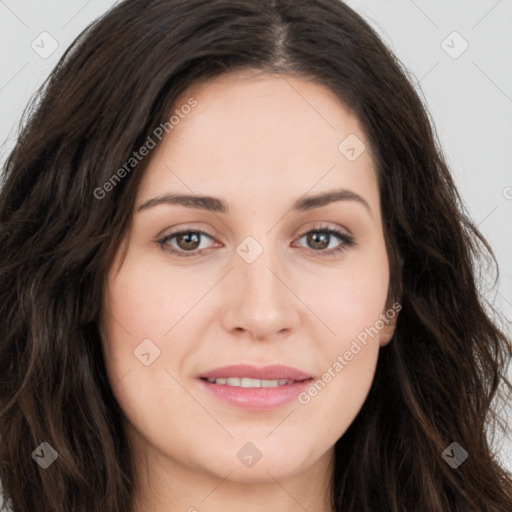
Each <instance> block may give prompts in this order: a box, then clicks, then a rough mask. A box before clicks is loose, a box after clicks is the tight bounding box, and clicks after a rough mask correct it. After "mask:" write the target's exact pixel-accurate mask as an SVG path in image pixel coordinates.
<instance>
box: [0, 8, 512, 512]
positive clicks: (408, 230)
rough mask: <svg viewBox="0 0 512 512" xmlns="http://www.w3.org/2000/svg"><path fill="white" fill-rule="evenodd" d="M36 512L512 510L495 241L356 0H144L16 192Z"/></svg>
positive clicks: (122, 20) (10, 463)
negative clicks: (494, 439) (487, 269)
mask: <svg viewBox="0 0 512 512" xmlns="http://www.w3.org/2000/svg"><path fill="white" fill-rule="evenodd" d="M0 244H1V246H2V253H1V259H0V289H1V292H0V293H1V296H0V299H1V300H0V312H1V313H0V319H1V320H0V321H1V328H2V333H3V336H2V342H1V344H0V372H1V375H2V376H3V378H2V383H1V387H0V389H1V394H0V397H1V409H0V432H1V435H2V444H1V446H0V460H1V464H0V467H1V469H0V481H1V482H2V485H3V488H4V496H5V498H6V499H8V500H9V503H10V506H11V507H12V510H13V511H15V512H28V511H31V512H34V511H36V512H38V511H43V510H44V511H48V510H55V511H69V510H73V511H85V510H98V511H105V512H107V511H108V512H113V511H134V512H143V511H144V512H145V511H161V512H164V511H165V512H167V511H173V512H174V511H178V510H189V511H193V510H199V511H201V510H209V511H217V510H223V511H229V510H240V508H241V507H243V508H244V510H254V511H257V510H258V511H259V510H263V509H264V510H267V511H269V512H273V511H277V510H279V511H288V510H290V511H291V510H298V509H301V510H311V511H313V510H319V511H320V510H321V511H341V510H343V511H368V512H369V511H376V510H379V511H393V512H398V511H465V512H467V511H483V510H485V511H496V512H498V511H500V512H502V511H504V510H510V509H512V479H511V475H510V474H508V473H507V472H506V471H505V470H504V469H503V468H501V467H500V466H499V464H498V463H497V461H496V459H495V454H494V453H493V452H492V450H491V448H490V446H489V444H488V441H487V438H486V426H487V424H488V422H489V420H491V419H493V420H496V419H497V416H496V413H495V412H494V409H493V408H492V407H491V406H492V405H494V403H492V402H493V400H494V398H495V397H498V396H501V395H500V394H499V391H500V388H499V386H500V383H503V384H506V385H508V386H510V384H509V383H508V381H506V379H505V378H504V376H503V373H504V370H505V367H506V362H507V360H508V359H509V358H510V357H511V354H512V348H511V344H510V342H509V340H507V339H506V337H505V335H504V334H503V332H502V331H501V330H500V329H499V327H498V326H497V325H496V324H495V323H494V321H493V319H492V318H491V316H490V313H489V312H488V311H486V309H485V307H484V305H483V303H484V302H483V299H482V298H481V297H480V295H479V294H478V290H477V287H476V278H475V273H474V266H473V264H474V263H475V262H477V261H478V258H479V257H480V256H481V255H482V254H483V251H484V249H485V250H487V251H488V253H489V254H490V255H491V256H493V254H492V251H491V249H490V247H489V246H488V244H487V243H486V241H485V240H484V238H483V237H482V235H481V234H480V232H479V231H478V230H477V229H476V227H475V225H474V224H473V223H472V221H471V220H470V219H469V218H468V216H467V215H466V214H465V213H464V210H463V207H462V205H461V201H460V197H459V195H458V193H457V190H456V188H455V186H454V183H453V181H452V178H451V176H450V174H449V171H448V169H447V166H446V164H445V162H444V160H443V157H442V154H441V152H440V150H439V149H438V147H437V145H436V141H435V138H434V135H433V131H432V128H431V126H430V124H429V120H428V116H427V113H426V111H425V109H424V107H423V105H422V103H421V101H420V100H419V98H418V95H417V93H416V92H415V91H414V89H413V87H412V86H411V84H410V83H409V82H408V80H407V78H406V75H405V73H404V71H403V70H402V69H401V67H400V65H399V64H398V62H397V61H396V60H395V58H394V57H393V55H392V54H391V53H390V52H389V50H388V49H387V48H386V47H385V46H384V45H383V43H382V42H381V41H380V40H379V38H378V37H377V36H376V34H375V33H374V31H373V30H372V29H371V28H370V27H369V26H368V24H367V23H366V22H364V21H363V20H362V19H361V18H360V17H359V16H358V15H357V14H356V13H354V12H353V11H352V10H351V9H350V8H348V7H347V6H346V5H345V4H343V3H342V2H339V1H337V0H314V1H311V0H308V1H305V0H304V1H302V0H300V1H297V0H294V1H291V0H287V1H285V0H282V1H258V2H254V1H246V0H237V1H229V2H228V1H215V2H211V1H205V0H192V1H191V0H189V1H186V2H185V1H179V0H152V1H149V2H148V1H144V2H142V1H141V0H125V1H124V2H121V3H120V4H118V5H117V6H116V7H115V8H113V9H112V10H111V11H109V12H108V13H107V14H106V15H105V16H104V17H102V18H101V19H100V20H98V21H97V22H95V23H93V24H92V25H91V26H90V27H89V28H88V29H87V30H86V31H85V32H84V34H83V35H82V36H81V37H80V38H79V39H78V40H77V41H76V42H75V43H74V44H73V45H72V46H71V48H70V49H69V50H68V51H67V52H66V54H65V55H64V57H63V58H62V60H61V61H60V63H59V65H58V66H57V68H56V69H55V70H54V72H53V73H52V75H51V77H50V79H49V81H48V82H47V83H46V84H45V86H44V88H43V94H42V95H41V99H40V102H39V104H38V105H36V106H35V107H34V109H33V112H32V115H31V117H30V118H29V119H28V121H27V122H26V126H25V129H24V131H23V132H22V134H21V135H20V138H19V140H18V142H17V145H16V147H15V148H14V150H13V152H12V154H11V155H10V157H9V159H8V161H7V163H6V165H5V181H4V183H3V187H2V191H1V196H0Z"/></svg>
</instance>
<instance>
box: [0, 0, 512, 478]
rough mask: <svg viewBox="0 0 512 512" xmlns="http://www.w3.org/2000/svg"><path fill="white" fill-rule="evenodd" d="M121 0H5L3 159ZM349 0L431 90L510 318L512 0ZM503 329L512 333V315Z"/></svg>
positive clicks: (494, 297) (504, 455)
mask: <svg viewBox="0 0 512 512" xmlns="http://www.w3.org/2000/svg"><path fill="white" fill-rule="evenodd" d="M115 3H116V2H114V1H111V0H88V1H87V0H80V1H78V0H75V1H69V0H68V1H58V0H44V1H41V0H21V1H20V0H0V109H1V110H0V111H1V114H2V115H1V117H0V144H2V146H1V147H0V164H1V163H3V161H4V159H5V158H6V155H7V154H8V152H9V150H10V149H11V148H12V144H13V141H14V139H15V137H16V133H17V127H18V122H19V119H20V117H21V114H22V112H23V110H24V108H25V106H26V104H27V102H28V100H29V99H30V97H31V96H32V94H33V93H34V92H35V90H36V89H37V87H38V86H39V85H40V84H41V83H42V82H43V80H44V79H45V78H46V77H47V76H48V74H49V72H50V71H51V69H52V68H53V67H54V65H55V64H56V63H57V61H58V59H59V57H60V56H61V55H62V53H63V52H64V50H65V49H66V48H67V46H68V45H69V44H70V43H71V42H72V41H73V39H74V38H75V37H76V36H77V35H78V34H79V33H80V32H81V30H82V29H84V28H85V27H86V25H88V24H89V23H90V22H91V21H92V20H94V19H95V18H96V17H98V16H100V15H101V14H102V13H104V12H105V11H106V10H107V9H108V8H109V7H111V6H112V5H114V4H115ZM347 3H348V4H349V5H350V6H352V7H353V8H355V9H356V10H357V11H358V12H359V13H361V14H362V15H363V16H364V17H365V18H366V19H367V20H368V21H369V22H370V24H371V25H372V26H373V27H375V28H376V29H377V31H378V32H379V33H380V34H381V36H382V37H383V39H384V41H385V42H386V43H387V44H388V45H389V46H390V47H391V49H392V50H393V51H394V52H395V53H396V55H397V56H398V57H399V59H400V60H401V61H402V62H403V64H404V65H405V66H406V67H407V68H408V70H409V71H410V73H411V77H412V80H413V82H414V83H416V85H417V87H418V89H419V90H420V92H421V94H422V95H423V97H424V101H425V102H426V104H427V106H428V109H429V111H430V113H431V115H432V118H433V121H434V123H435V125H436V128H437V133H438V135H439V138H440V140H441V143H442V146H443V148H444V151H445V153H446V156H447V160H448V164H449V165H450V167H451V170H452V173H453V176H454V178H455V180H456V183H457V185H458V188H459V191H460V193H461V195H462V198H463V200H464V201H465V204H466V207H467V209H468V210H469V212H470V214H471V216H472V218H473V220H474V221H475V223H476V224H477V226H478V227H479V229H480V230H481V231H482V232H483V234H484V236H486V238H487V240H488V241H489V242H490V244H491V246H492V247H493V249H494V250H495V253H496V256H497V259H498V263H499V265H500V281H499V283H498V287H497V288H495V289H494V290H492V289H491V288H492V283H493V280H494V277H495V276H494V275H484V276H483V280H482V287H483V289H484V290H486V294H487V297H488V299H489V300H490V301H491V302H493V303H494V304H495V305H496V306H497V307H498V309H499V310H500V311H501V312H502V314H503V316H504V317H505V318H507V319H509V320H510V319H511V318H512V222H511V220H512V0H471V1H470V0H435V1H433V0H428V1H427V0H348V1H347ZM454 31H455V32H457V33H458V35H457V34H453V32H454ZM42 32H48V33H49V34H50V35H51V37H52V38H53V39H55V41H56V42H57V44H58V48H57V49H56V50H55V51H54V53H52V54H51V55H50V56H46V55H43V57H45V58H43V57H42V56H41V55H40V54H38V53H37V52H36V51H35V50H34V49H33V48H32V46H31V45H32V44H33V45H34V46H35V45H39V46H38V47H37V46H36V48H39V49H38V51H39V52H44V51H49V50H51V43H52V41H51V39H49V38H48V36H40V34H41V33H42ZM466 45H468V48H467V49H466V50H465V51H464V52H463V53H462V50H464V49H465V47H466ZM113 87H115V84H113ZM503 328H504V329H505V330H506V332H507V333H508V334H509V336H512V333H511V330H510V324H508V325H504V326H503ZM510 369H511V370H512V368H510ZM510 374H511V377H512V371H511V372H510ZM509 423H510V421H509ZM494 446H495V449H496V450H497V451H498V452H499V458H500V459H501V461H502V462H503V464H504V465H505V466H506V467H507V468H508V469H509V470H511V471H512V440H511V439H510V438H508V439H501V438H498V439H497V440H496V442H495V445H494ZM469 456H471V454H469Z"/></svg>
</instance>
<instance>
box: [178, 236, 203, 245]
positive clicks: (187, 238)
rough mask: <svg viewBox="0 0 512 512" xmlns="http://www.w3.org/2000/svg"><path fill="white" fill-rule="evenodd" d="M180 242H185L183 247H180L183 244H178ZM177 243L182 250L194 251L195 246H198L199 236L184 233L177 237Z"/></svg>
mask: <svg viewBox="0 0 512 512" xmlns="http://www.w3.org/2000/svg"><path fill="white" fill-rule="evenodd" d="M181 240H185V245H184V246H182V245H183V244H181V243H179V242H180V241H181ZM178 243H179V245H180V247H181V248H182V249H196V247H195V245H199V234H198V233H185V234H183V235H179V237H178ZM190 244H191V245H190Z"/></svg>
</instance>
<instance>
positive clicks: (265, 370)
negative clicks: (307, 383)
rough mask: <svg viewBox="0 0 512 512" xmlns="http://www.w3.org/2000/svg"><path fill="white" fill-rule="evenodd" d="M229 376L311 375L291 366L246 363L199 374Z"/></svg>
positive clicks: (289, 377)
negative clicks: (259, 365) (260, 365)
mask: <svg viewBox="0 0 512 512" xmlns="http://www.w3.org/2000/svg"><path fill="white" fill-rule="evenodd" d="M228 377H238V378H242V377H247V378H249V379H260V380H279V379H287V380H295V381H302V380H307V379H310V378H311V375H308V374H307V373H304V372H301V371H300V370H297V369H296V368H292V367H290V366H284V365H271V366H262V367H260V368H257V367H256V366H250V365H246V364H238V365H231V366H223V367H222V368H216V369H214V370H211V371H209V372H205V373H202V374H201V375H199V378H203V379H222V378H224V379H225V378H228Z"/></svg>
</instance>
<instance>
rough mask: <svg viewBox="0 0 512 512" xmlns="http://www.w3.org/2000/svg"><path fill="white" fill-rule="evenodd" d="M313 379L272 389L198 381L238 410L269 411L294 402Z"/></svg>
mask: <svg viewBox="0 0 512 512" xmlns="http://www.w3.org/2000/svg"><path fill="white" fill-rule="evenodd" d="M312 380H313V379H308V380H304V381H301V382H295V383H294V384H285V385H284V386H276V387H273V388H242V387H238V386H228V385H222V384H212V383H211V382H209V381H207V380H203V379H199V382H200V383H201V384H202V385H203V386H204V387H205V388H206V389H207V390H208V391H209V392H210V393H212V394H213V395H214V396H215V397H217V398H218V399H220V400H222V401H223V402H225V403H228V404H230V405H233V406H235V407H238V408H240V409H249V410H254V411H270V410H272V409H277V408H279V407H282V406H283V405H285V404H287V403H289V402H292V401H293V400H296V399H297V397H298V395H299V394H300V393H301V392H302V391H304V390H305V389H306V388H307V387H308V386H309V385H310V384H311V382H312Z"/></svg>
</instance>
